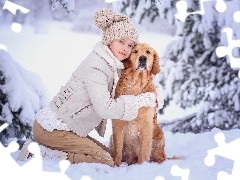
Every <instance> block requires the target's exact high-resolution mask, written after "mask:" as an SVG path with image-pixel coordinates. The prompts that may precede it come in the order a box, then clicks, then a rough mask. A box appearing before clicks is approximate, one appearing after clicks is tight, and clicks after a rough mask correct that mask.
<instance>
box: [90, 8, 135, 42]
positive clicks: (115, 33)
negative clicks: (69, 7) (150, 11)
mask: <svg viewBox="0 0 240 180" xmlns="http://www.w3.org/2000/svg"><path fill="white" fill-rule="evenodd" d="M94 21H95V24H96V26H97V27H98V28H100V29H102V30H103V35H102V42H103V43H104V44H105V45H109V44H111V43H112V42H113V41H115V40H117V39H124V38H128V39H131V40H132V41H134V43H135V44H137V43H138V32H137V30H136V28H135V27H134V26H133V23H132V20H131V19H130V18H128V17H127V16H126V15H124V14H115V13H114V12H113V10H112V9H107V8H103V9H100V10H98V11H97V12H96V13H95V15H94Z"/></svg>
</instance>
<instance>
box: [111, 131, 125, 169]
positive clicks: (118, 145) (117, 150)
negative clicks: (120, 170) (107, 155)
mask: <svg viewBox="0 0 240 180" xmlns="http://www.w3.org/2000/svg"><path fill="white" fill-rule="evenodd" d="M123 138H124V135H123V132H122V129H121V128H119V127H118V128H115V129H114V130H113V144H114V145H113V146H114V148H113V149H114V152H113V160H114V165H116V166H120V165H121V161H122V149H123Z"/></svg>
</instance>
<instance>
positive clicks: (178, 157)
mask: <svg viewBox="0 0 240 180" xmlns="http://www.w3.org/2000/svg"><path fill="white" fill-rule="evenodd" d="M184 159H186V158H185V157H184V156H173V157H169V158H166V160H184Z"/></svg>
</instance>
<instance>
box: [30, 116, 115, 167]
mask: <svg viewBox="0 0 240 180" xmlns="http://www.w3.org/2000/svg"><path fill="white" fill-rule="evenodd" d="M32 129H33V136H34V138H35V140H36V141H37V142H38V143H39V144H40V145H43V146H46V147H48V148H50V149H53V150H59V151H63V152H66V153H68V158H67V159H68V160H69V161H70V162H71V163H72V164H75V163H80V162H89V163H92V162H95V163H102V164H108V165H109V166H114V162H113V159H112V157H111V156H110V155H111V152H110V150H109V149H108V148H107V147H106V146H104V145H103V144H101V143H100V142H98V141H97V140H95V139H93V138H91V137H90V136H87V137H85V138H82V137H80V136H78V135H77V134H75V133H74V132H72V131H61V130H54V131H52V132H49V131H47V130H45V129H43V127H42V126H41V125H40V124H39V123H38V122H37V121H36V120H35V121H34V123H33V128H32Z"/></svg>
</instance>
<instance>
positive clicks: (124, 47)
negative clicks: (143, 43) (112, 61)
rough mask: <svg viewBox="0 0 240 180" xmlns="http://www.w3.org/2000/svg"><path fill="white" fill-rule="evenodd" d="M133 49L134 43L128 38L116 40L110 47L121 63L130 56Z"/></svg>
mask: <svg viewBox="0 0 240 180" xmlns="http://www.w3.org/2000/svg"><path fill="white" fill-rule="evenodd" d="M133 47H134V41H132V40H130V39H128V38H126V39H118V40H115V41H113V42H112V43H111V44H110V46H109V48H110V49H111V51H112V53H113V54H114V56H115V57H116V58H117V59H118V60H120V61H122V60H124V59H126V58H128V57H129V56H130V54H131V52H132V49H133Z"/></svg>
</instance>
